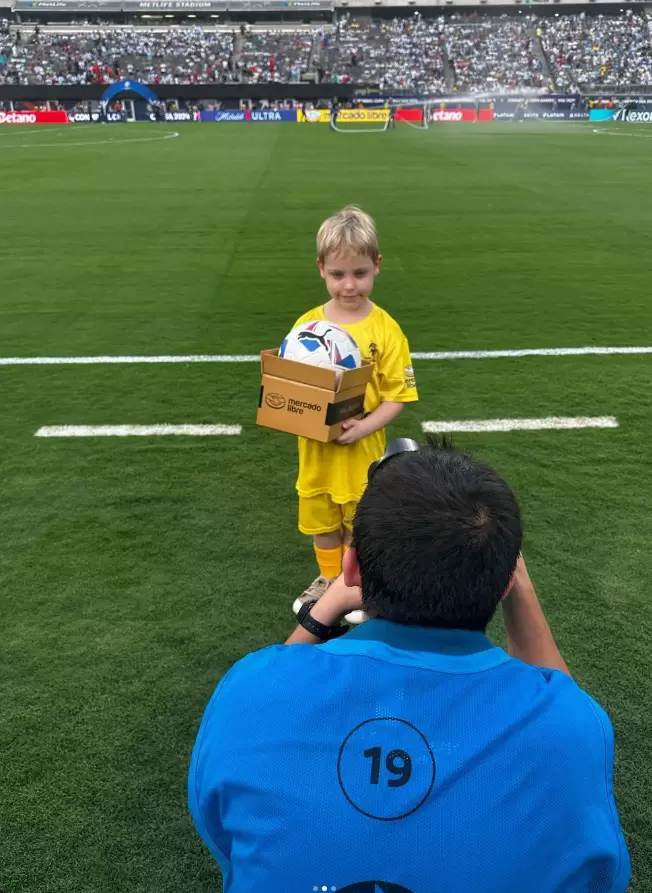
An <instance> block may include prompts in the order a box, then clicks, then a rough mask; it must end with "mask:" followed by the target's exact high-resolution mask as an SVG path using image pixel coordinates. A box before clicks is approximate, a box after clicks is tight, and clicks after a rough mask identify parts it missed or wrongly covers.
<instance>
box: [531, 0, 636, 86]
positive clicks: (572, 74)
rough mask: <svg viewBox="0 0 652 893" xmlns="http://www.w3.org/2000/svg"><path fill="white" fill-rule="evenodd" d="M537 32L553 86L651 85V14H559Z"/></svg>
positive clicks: (542, 22)
mask: <svg viewBox="0 0 652 893" xmlns="http://www.w3.org/2000/svg"><path fill="white" fill-rule="evenodd" d="M538 34H539V37H540V38H541V43H542V45H543V47H544V49H545V52H546V55H547V57H548V59H549V61H550V64H551V66H552V67H553V76H554V78H555V81H556V84H557V86H558V87H560V88H563V89H567V88H569V87H573V86H578V87H583V86H616V85H618V84H642V85H647V86H649V85H652V16H650V14H649V13H647V14H646V13H634V12H632V10H627V12H626V13H625V14H624V15H621V16H605V15H598V16H587V15H586V14H585V13H580V14H578V15H564V16H559V17H558V18H554V19H542V20H541V21H540V23H539V27H538Z"/></svg>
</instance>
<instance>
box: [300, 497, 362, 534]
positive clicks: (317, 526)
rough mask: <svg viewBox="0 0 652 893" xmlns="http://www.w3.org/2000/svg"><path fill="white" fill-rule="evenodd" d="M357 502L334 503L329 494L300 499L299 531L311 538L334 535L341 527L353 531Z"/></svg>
mask: <svg viewBox="0 0 652 893" xmlns="http://www.w3.org/2000/svg"><path fill="white" fill-rule="evenodd" d="M357 505H358V503H357V502H345V503H343V504H340V503H338V502H333V500H332V498H331V497H330V496H329V495H328V493H320V494H319V496H310V497H306V496H300V497H299V530H300V531H301V533H307V534H308V535H309V536H315V535H316V534H318V533H333V532H334V531H336V530H339V529H340V528H341V527H346V528H347V529H348V530H351V528H352V527H353V516H354V514H355V510H356V508H357Z"/></svg>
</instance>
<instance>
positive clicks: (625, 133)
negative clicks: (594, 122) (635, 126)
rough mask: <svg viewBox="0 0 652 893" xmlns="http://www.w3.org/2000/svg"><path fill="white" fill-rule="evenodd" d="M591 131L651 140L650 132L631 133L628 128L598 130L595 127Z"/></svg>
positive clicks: (651, 134)
mask: <svg viewBox="0 0 652 893" xmlns="http://www.w3.org/2000/svg"><path fill="white" fill-rule="evenodd" d="M593 133H604V134H605V135H606V136H634V137H638V139H642V140H652V133H632V132H631V131H630V130H626V131H625V130H602V129H600V130H599V129H598V128H597V127H596V128H594V129H593Z"/></svg>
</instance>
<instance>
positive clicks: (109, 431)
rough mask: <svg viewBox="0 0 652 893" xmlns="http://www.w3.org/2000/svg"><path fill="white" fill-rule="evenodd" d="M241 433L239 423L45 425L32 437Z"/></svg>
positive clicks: (216, 434)
mask: <svg viewBox="0 0 652 893" xmlns="http://www.w3.org/2000/svg"><path fill="white" fill-rule="evenodd" d="M241 433H242V426H241V425H45V426H44V427H42V428H39V429H38V431H36V433H35V434H34V437H164V436H166V435H176V436H186V437H217V436H220V435H225V436H233V435H236V434H241Z"/></svg>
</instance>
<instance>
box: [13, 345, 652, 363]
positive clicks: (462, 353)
mask: <svg viewBox="0 0 652 893" xmlns="http://www.w3.org/2000/svg"><path fill="white" fill-rule="evenodd" d="M629 354H652V346H650V347H645V346H641V347H533V348H529V347H528V348H523V349H517V350H446V351H427V352H423V351H414V352H413V353H412V359H413V360H496V359H512V358H514V359H516V358H521V357H589V356H618V355H629ZM259 362H260V355H259V354H161V355H159V356H146V355H134V356H120V355H115V356H113V355H107V356H88V357H0V366H102V365H118V366H119V365H133V364H140V363H152V364H163V363H259Z"/></svg>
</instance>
